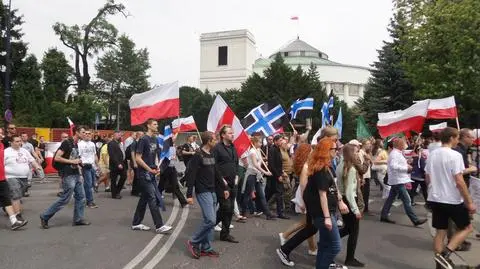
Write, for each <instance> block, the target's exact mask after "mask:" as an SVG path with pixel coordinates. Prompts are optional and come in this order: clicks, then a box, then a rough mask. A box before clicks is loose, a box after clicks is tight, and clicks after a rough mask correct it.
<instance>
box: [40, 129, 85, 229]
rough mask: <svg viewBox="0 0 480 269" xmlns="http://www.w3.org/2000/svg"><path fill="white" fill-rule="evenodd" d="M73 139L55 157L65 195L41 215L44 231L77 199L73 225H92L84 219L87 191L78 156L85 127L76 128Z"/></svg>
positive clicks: (61, 146)
mask: <svg viewBox="0 0 480 269" xmlns="http://www.w3.org/2000/svg"><path fill="white" fill-rule="evenodd" d="M73 132H74V133H75V135H74V136H73V138H70V139H67V140H65V141H63V142H62V144H61V145H60V147H59V148H58V150H57V152H56V153H55V156H54V162H57V163H58V167H59V170H60V171H59V173H61V174H62V180H63V193H62V194H61V195H60V197H59V198H58V199H57V201H55V203H53V204H52V205H51V206H50V207H49V208H48V209H47V210H45V212H43V213H42V214H41V215H40V222H41V225H42V228H43V229H48V228H49V226H48V220H49V219H50V218H51V217H53V215H55V213H57V212H58V211H60V210H61V209H62V208H63V207H64V206H65V205H67V204H68V202H69V201H70V199H71V198H72V194H74V195H73V196H74V197H75V208H74V210H73V225H74V226H84V225H90V222H88V221H86V220H85V219H84V211H85V190H84V188H83V182H82V180H81V178H80V169H81V168H80V166H81V160H80V156H79V154H78V146H77V142H78V140H79V139H83V137H84V135H85V127H82V126H80V127H78V128H76V127H74V128H73Z"/></svg>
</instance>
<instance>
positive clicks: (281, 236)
mask: <svg viewBox="0 0 480 269" xmlns="http://www.w3.org/2000/svg"><path fill="white" fill-rule="evenodd" d="M278 237H279V238H280V246H283V245H285V242H287V239H286V238H285V237H284V236H283V233H279V234H278Z"/></svg>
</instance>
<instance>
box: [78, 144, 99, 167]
mask: <svg viewBox="0 0 480 269" xmlns="http://www.w3.org/2000/svg"><path fill="white" fill-rule="evenodd" d="M96 153H97V148H96V146H95V143H93V142H92V141H85V140H80V141H78V154H79V155H80V159H81V160H82V164H92V165H93V164H95V154H96Z"/></svg>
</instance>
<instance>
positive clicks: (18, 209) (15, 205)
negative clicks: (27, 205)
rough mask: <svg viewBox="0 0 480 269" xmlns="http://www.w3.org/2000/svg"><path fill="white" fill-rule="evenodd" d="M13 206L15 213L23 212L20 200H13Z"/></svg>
mask: <svg viewBox="0 0 480 269" xmlns="http://www.w3.org/2000/svg"><path fill="white" fill-rule="evenodd" d="M12 208H13V213H14V214H15V215H18V214H20V213H22V212H21V211H22V204H21V203H20V200H12Z"/></svg>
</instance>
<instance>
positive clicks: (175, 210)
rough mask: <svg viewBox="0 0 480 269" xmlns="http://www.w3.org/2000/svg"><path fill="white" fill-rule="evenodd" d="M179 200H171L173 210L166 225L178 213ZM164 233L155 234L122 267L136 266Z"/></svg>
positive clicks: (126, 268) (124, 268)
mask: <svg viewBox="0 0 480 269" xmlns="http://www.w3.org/2000/svg"><path fill="white" fill-rule="evenodd" d="M179 205H180V204H179V202H178V200H176V199H175V201H174V202H173V210H172V213H171V214H170V217H169V218H168V220H167V223H166V224H167V225H170V226H171V225H172V223H173V222H174V221H175V218H176V217H177V215H178V210H179ZM163 236H164V234H157V235H155V236H154V237H153V238H152V240H151V241H150V243H148V244H147V245H146V246H145V248H144V249H143V250H142V251H140V252H139V253H138V255H137V256H136V257H135V258H133V259H132V260H131V261H130V262H129V263H128V264H127V265H125V267H123V269H133V268H135V266H137V265H138V264H139V263H141V262H142V261H143V260H144V259H145V258H146V257H147V255H148V254H150V252H151V251H152V250H153V248H154V247H155V246H156V245H157V244H158V242H160V240H161V239H162V238H163Z"/></svg>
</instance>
